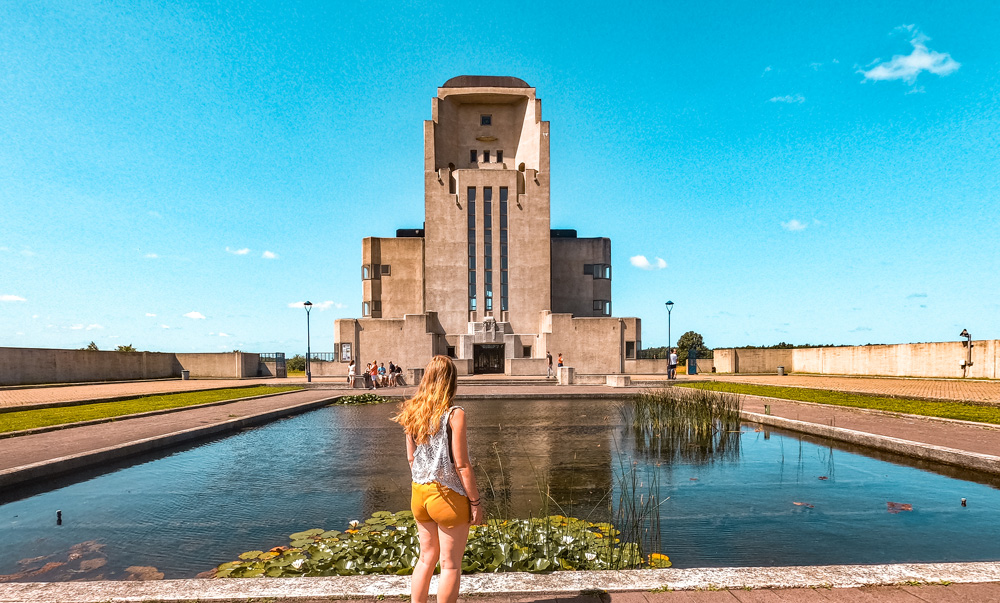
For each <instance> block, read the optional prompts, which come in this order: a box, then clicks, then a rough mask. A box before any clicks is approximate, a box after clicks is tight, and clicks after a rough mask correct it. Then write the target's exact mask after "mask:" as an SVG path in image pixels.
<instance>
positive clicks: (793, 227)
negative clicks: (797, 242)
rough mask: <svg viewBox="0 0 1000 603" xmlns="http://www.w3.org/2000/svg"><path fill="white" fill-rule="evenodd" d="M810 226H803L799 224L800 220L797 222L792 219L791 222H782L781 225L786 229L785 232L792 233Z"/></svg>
mask: <svg viewBox="0 0 1000 603" xmlns="http://www.w3.org/2000/svg"><path fill="white" fill-rule="evenodd" d="M808 226H809V225H808V224H803V223H802V222H799V221H798V220H796V219H794V218H793V219H791V220H789V221H787V222H782V223H781V227H782V228H784V229H785V230H790V231H792V232H796V231H799V230H805V229H806V228H807V227H808Z"/></svg>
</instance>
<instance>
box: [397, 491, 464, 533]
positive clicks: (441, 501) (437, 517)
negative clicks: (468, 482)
mask: <svg viewBox="0 0 1000 603" xmlns="http://www.w3.org/2000/svg"><path fill="white" fill-rule="evenodd" d="M412 490H413V491H412V494H411V496H410V510H411V511H413V517H414V519H416V520H417V521H422V522H425V523H426V522H430V521H433V522H434V523H436V524H439V525H442V526H444V527H446V528H454V527H455V526H460V525H464V524H467V523H471V522H472V509H471V508H470V507H469V499H468V498H466V497H465V496H462V495H461V494H459V493H458V492H455V491H454V490H451V489H450V488H446V487H444V486H442V485H441V484H439V483H437V482H431V483H429V484H418V483H414V484H413V489H412Z"/></svg>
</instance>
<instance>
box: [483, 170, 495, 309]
mask: <svg viewBox="0 0 1000 603" xmlns="http://www.w3.org/2000/svg"><path fill="white" fill-rule="evenodd" d="M492 254H493V187H490V186H487V187H484V188H483V257H484V261H483V290H484V293H485V295H486V308H485V309H486V310H493V270H492V266H493V262H492V258H491V255H492Z"/></svg>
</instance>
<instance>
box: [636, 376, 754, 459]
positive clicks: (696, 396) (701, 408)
mask: <svg viewBox="0 0 1000 603" xmlns="http://www.w3.org/2000/svg"><path fill="white" fill-rule="evenodd" d="M741 406H742V401H741V399H740V397H739V396H737V395H734V394H725V393H718V392H710V391H704V390H696V391H694V392H690V391H684V392H683V393H682V392H680V391H677V390H674V389H663V390H653V391H646V392H643V393H640V394H636V395H635V396H633V398H632V400H630V401H629V402H626V403H625V404H623V405H622V406H621V407H620V413H621V417H622V421H623V423H624V425H625V428H626V430H627V431H628V432H629V433H631V435H632V437H633V439H634V442H635V448H636V451H638V452H639V453H641V454H645V455H648V456H650V457H653V458H656V459H657V460H661V461H670V460H676V459H681V460H684V461H687V462H711V461H712V460H713V459H716V458H724V459H734V458H735V457H737V456H738V455H739V435H740V424H741V419H740V410H741Z"/></svg>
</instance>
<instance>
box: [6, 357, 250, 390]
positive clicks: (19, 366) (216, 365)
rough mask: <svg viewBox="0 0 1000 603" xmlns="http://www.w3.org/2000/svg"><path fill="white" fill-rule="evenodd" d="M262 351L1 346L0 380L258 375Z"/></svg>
mask: <svg viewBox="0 0 1000 603" xmlns="http://www.w3.org/2000/svg"><path fill="white" fill-rule="evenodd" d="M259 366H260V355H259V354H246V353H242V352H230V353H225V354H173V353H161V352H102V351H90V350H55V349H45V348H0V385H35V384H41V383H84V382H91V381H133V380H140V379H169V378H180V376H181V370H189V371H191V376H192V377H225V378H229V379H242V378H245V377H256V376H257V372H258V369H259Z"/></svg>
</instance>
